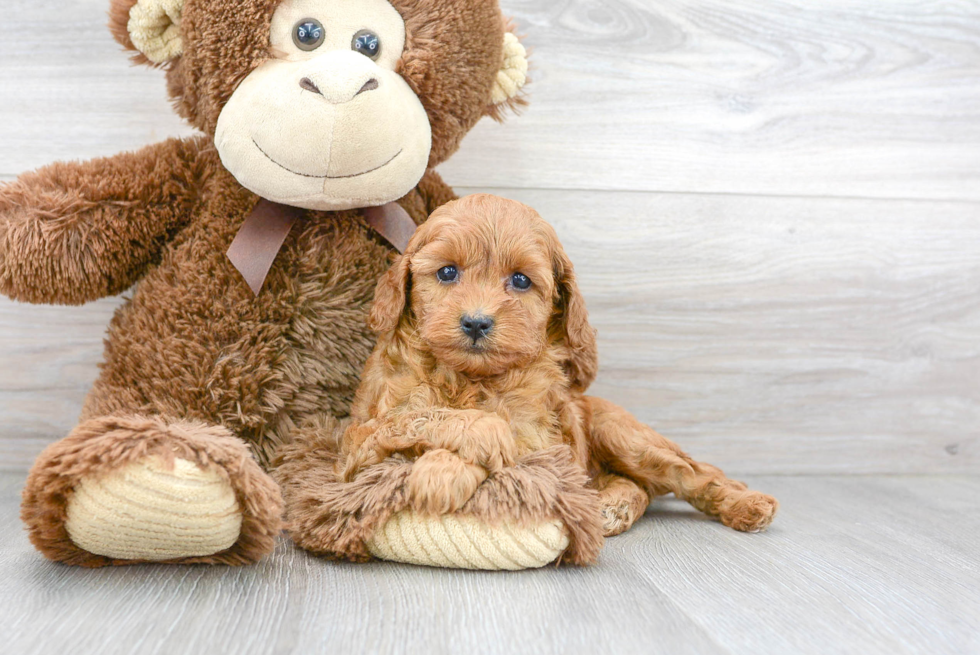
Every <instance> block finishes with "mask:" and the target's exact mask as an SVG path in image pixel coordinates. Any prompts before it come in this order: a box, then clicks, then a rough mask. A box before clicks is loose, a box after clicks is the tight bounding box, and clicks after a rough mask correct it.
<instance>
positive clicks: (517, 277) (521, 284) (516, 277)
mask: <svg viewBox="0 0 980 655" xmlns="http://www.w3.org/2000/svg"><path fill="white" fill-rule="evenodd" d="M510 283H511V285H513V287H514V288H515V289H517V290H518V291H527V290H528V289H530V288H531V278H529V277H528V276H526V275H524V274H523V273H514V274H513V275H511V276H510Z"/></svg>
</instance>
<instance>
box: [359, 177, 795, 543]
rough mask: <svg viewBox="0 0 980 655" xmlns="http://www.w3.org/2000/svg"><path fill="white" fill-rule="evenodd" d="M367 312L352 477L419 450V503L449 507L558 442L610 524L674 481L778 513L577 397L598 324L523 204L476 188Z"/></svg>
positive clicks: (432, 230) (734, 510)
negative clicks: (373, 337) (368, 340)
mask: <svg viewBox="0 0 980 655" xmlns="http://www.w3.org/2000/svg"><path fill="white" fill-rule="evenodd" d="M370 323H371V327H372V329H374V330H375V331H376V332H378V333H379V339H378V343H377V346H376V347H375V349H374V352H373V353H372V355H371V357H370V358H369V360H368V363H367V366H366V368H365V371H364V375H363V378H362V382H361V386H360V388H359V389H358V392H357V395H356V398H355V401H354V405H353V408H352V412H351V414H352V421H351V423H350V425H349V426H348V427H347V428H346V430H345V432H344V435H343V442H342V455H343V458H342V462H343V464H344V467H345V469H344V471H343V474H344V477H345V479H347V480H350V479H353V477H355V476H356V475H357V473H358V472H359V471H360V470H361V469H363V468H364V467H366V466H370V465H372V464H375V463H378V462H380V461H382V460H384V459H385V458H387V457H389V456H392V455H399V456H405V457H411V458H414V459H415V463H414V465H413V468H412V474H411V477H410V478H409V483H408V489H409V495H410V499H411V502H412V505H413V507H414V509H415V510H416V511H419V512H427V513H436V514H441V513H447V512H453V511H455V510H457V509H459V508H460V507H461V506H462V505H463V504H464V503H466V501H467V500H468V499H469V498H470V496H472V494H473V493H474V492H475V490H476V488H477V486H478V485H479V484H480V483H481V482H482V481H483V480H485V479H486V477H487V475H488V474H492V473H493V472H495V471H498V470H500V469H501V468H503V467H506V466H511V465H513V464H514V462H515V460H516V459H517V458H518V457H519V456H521V455H523V454H525V453H528V452H530V451H535V450H539V449H542V448H546V447H548V446H552V445H555V444H562V443H564V444H567V445H568V446H570V447H571V449H572V451H573V453H574V455H575V457H576V458H577V460H578V462H579V463H581V465H582V466H583V467H584V468H585V469H586V470H587V471H588V472H589V473H590V476H591V479H592V480H593V484H594V485H595V486H596V488H597V489H598V491H599V494H600V502H601V506H602V508H603V510H602V511H603V520H604V523H605V526H604V529H605V533H606V535H607V536H608V535H613V534H618V533H620V532H622V531H623V530H626V529H627V528H629V527H630V526H631V525H632V524H633V522H634V521H636V520H637V519H638V518H639V517H640V516H642V514H643V513H644V511H645V510H646V508H647V505H648V504H649V500H650V498H651V497H653V496H659V495H662V494H667V493H670V492H673V493H674V494H675V495H676V496H677V497H678V498H683V499H684V500H686V501H688V502H689V503H691V505H693V506H694V507H696V508H697V509H699V510H701V511H702V512H705V513H706V514H709V515H711V516H714V517H718V518H720V519H721V521H722V523H724V524H725V525H727V526H730V527H732V528H735V529H736V530H744V531H750V532H754V531H759V530H763V529H765V528H766V527H767V526H768V525H769V523H770V522H771V521H772V518H773V515H774V514H775V512H776V508H777V503H776V500H775V499H774V498H772V497H771V496H767V495H765V494H762V493H759V492H755V491H750V490H748V489H747V488H746V486H745V485H744V484H742V483H740V482H736V481H734V480H729V479H728V478H726V477H725V476H724V474H723V473H722V472H721V471H720V470H719V469H717V468H715V467H713V466H710V465H708V464H703V463H700V462H696V461H694V460H693V459H691V458H690V457H688V456H687V455H686V454H685V453H684V452H682V451H681V450H680V448H678V447H677V445H676V444H674V443H673V442H671V441H669V440H667V439H665V438H664V437H662V436H660V435H659V434H657V433H656V432H654V431H653V430H651V429H650V428H648V427H647V426H645V425H643V424H641V423H640V422H638V421H637V420H636V419H635V418H633V416H632V415H630V414H629V413H628V412H626V411H625V410H623V409H621V408H619V407H617V406H616V405H614V404H613V403H610V402H608V401H605V400H601V399H599V398H593V397H590V396H586V395H584V392H585V390H586V388H587V387H588V386H589V384H590V383H591V382H592V380H593V379H594V378H595V375H596V370H597V368H598V361H597V351H596V342H595V331H594V330H593V329H592V328H591V326H590V325H589V322H588V315H587V313H586V309H585V302H584V301H583V299H582V296H581V294H580V293H579V290H578V286H577V285H576V282H575V274H574V272H573V270H572V263H571V262H570V261H569V259H568V257H567V255H566V254H565V252H564V250H562V247H561V244H560V243H559V242H558V238H557V236H556V235H555V232H554V230H553V229H552V228H551V226H550V225H548V224H547V223H546V222H545V221H544V220H543V219H542V218H541V217H540V216H539V215H538V214H537V213H536V212H535V211H534V210H533V209H531V208H529V207H526V206H525V205H522V204H520V203H518V202H515V201H512V200H505V199H503V198H498V197H495V196H490V195H473V196H468V197H465V198H462V199H460V200H456V201H454V202H450V203H449V204H447V205H444V206H443V207H441V208H440V209H439V210H437V211H436V212H434V213H433V214H432V216H431V217H430V218H429V220H428V221H427V222H426V223H425V224H424V225H422V226H421V227H420V228H419V229H418V231H417V232H416V233H415V235H414V236H413V237H412V239H411V241H410V243H409V244H408V248H407V249H406V251H405V254H404V255H402V256H401V258H400V259H399V260H398V261H397V262H396V263H395V264H394V265H393V266H392V268H391V270H389V271H388V272H387V273H386V274H385V276H384V277H383V278H382V279H381V280H380V282H379V283H378V287H377V292H376V295H375V301H374V305H373V306H372V309H371V315H370Z"/></svg>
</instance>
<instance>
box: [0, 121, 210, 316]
mask: <svg viewBox="0 0 980 655" xmlns="http://www.w3.org/2000/svg"><path fill="white" fill-rule="evenodd" d="M203 142H204V139H203V138H200V139H188V140H179V139H170V140H167V141H164V142H162V143H158V144H155V145H152V146H148V147H146V148H143V149H142V150H139V151H137V152H132V153H123V154H119V155H116V156H114V157H108V158H103V159H94V160H91V161H87V162H81V163H79V162H72V163H56V164H52V165H50V166H46V167H44V168H41V169H39V170H37V171H34V172H31V173H26V174H24V175H22V176H20V177H19V178H18V179H17V180H16V181H14V182H11V183H9V184H5V185H3V186H0V292H2V293H3V294H5V295H7V296H9V297H11V298H13V299H15V300H22V301H26V302H32V303H54V304H65V305H78V304H82V303H85V302H88V301H90V300H95V299H97V298H101V297H104V296H110V295H113V294H116V293H120V292H122V291H124V290H125V289H127V288H128V287H129V286H130V285H132V284H133V283H134V282H136V281H137V280H138V279H139V278H140V277H141V276H142V274H143V273H144V271H145V270H146V269H147V267H148V266H149V265H150V264H151V263H153V262H154V261H155V260H156V259H157V258H158V257H159V255H160V252H161V250H162V247H163V245H164V244H165V243H166V242H167V240H168V239H169V238H170V237H171V236H173V234H174V233H175V232H176V231H177V230H178V229H180V228H181V227H182V226H183V225H185V224H186V223H187V221H188V219H189V215H190V210H191V205H192V203H193V201H194V196H195V190H196V187H197V182H198V180H199V178H200V171H199V170H198V167H199V165H198V153H199V152H200V150H201V147H202V145H203Z"/></svg>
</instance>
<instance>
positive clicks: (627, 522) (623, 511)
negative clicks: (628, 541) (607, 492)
mask: <svg viewBox="0 0 980 655" xmlns="http://www.w3.org/2000/svg"><path fill="white" fill-rule="evenodd" d="M634 521H636V517H635V516H633V513H632V512H631V511H630V504H629V502H627V501H625V500H623V501H620V502H619V503H616V504H608V505H604V506H603V507H602V535H603V536H604V537H614V536H616V535H617V534H620V533H621V532H626V531H627V530H629V529H630V527H631V526H632V525H633V523H634Z"/></svg>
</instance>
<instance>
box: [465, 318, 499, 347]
mask: <svg viewBox="0 0 980 655" xmlns="http://www.w3.org/2000/svg"><path fill="white" fill-rule="evenodd" d="M459 326H460V328H462V330H463V332H464V333H465V334H466V336H468V337H469V338H470V339H472V340H473V341H476V340H477V339H481V338H483V337H485V336H487V335H488V334H490V330H491V329H492V328H493V319H492V318H490V317H489V316H482V315H478V316H470V315H468V314H467V315H465V316H463V318H461V319H459Z"/></svg>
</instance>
